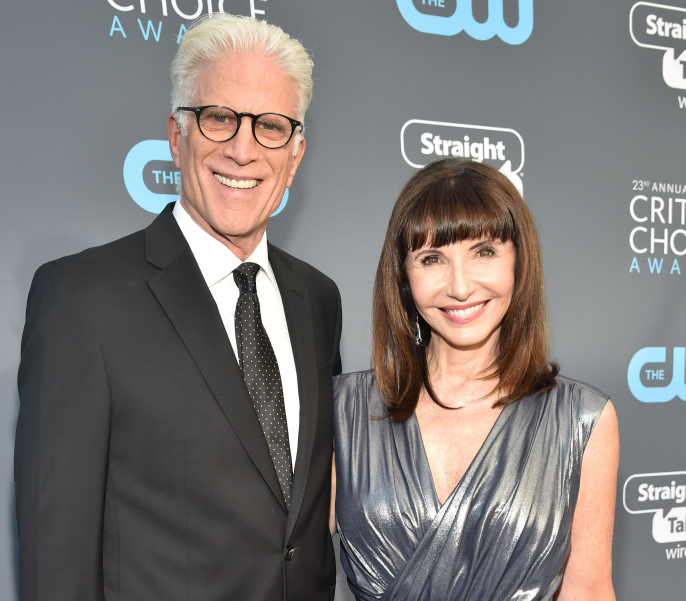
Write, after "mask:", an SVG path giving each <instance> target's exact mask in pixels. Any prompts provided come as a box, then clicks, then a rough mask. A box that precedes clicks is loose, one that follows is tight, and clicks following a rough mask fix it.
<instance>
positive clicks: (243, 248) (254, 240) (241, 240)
mask: <svg viewBox="0 0 686 601" xmlns="http://www.w3.org/2000/svg"><path fill="white" fill-rule="evenodd" d="M180 202H181V206H182V207H183V208H184V209H185V211H186V213H188V215H189V216H190V218H191V219H192V220H193V221H194V222H195V223H196V224H197V225H198V226H199V227H200V228H201V229H203V230H204V231H205V232H207V233H208V234H209V235H210V236H212V237H213V238H215V239H216V240H219V242H221V243H222V244H223V245H224V246H226V247H227V248H228V249H229V250H230V251H231V252H232V253H233V254H234V255H236V257H238V258H239V259H240V260H241V261H246V260H247V259H248V257H250V255H252V254H253V253H254V252H255V249H256V248H257V245H258V244H259V243H260V242H261V241H262V236H264V232H265V231H266V230H267V225H266V224H265V225H264V226H262V227H261V228H259V229H257V230H254V231H252V232H249V233H247V234H243V235H240V236H229V235H227V234H223V233H222V232H220V231H218V230H216V229H215V228H213V227H212V226H211V225H210V224H209V223H207V221H205V220H204V219H203V218H202V217H200V215H198V212H197V211H196V210H195V209H194V208H193V207H192V206H190V205H189V203H187V202H186V201H185V200H184V199H183V198H181V199H180Z"/></svg>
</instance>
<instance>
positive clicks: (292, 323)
mask: <svg viewBox="0 0 686 601" xmlns="http://www.w3.org/2000/svg"><path fill="white" fill-rule="evenodd" d="M269 263H270V264H271V266H272V269H273V271H274V275H275V276H276V281H277V283H278V285H279V293H280V294H281V300H282V302H283V308H284V312H285V314H286V323H287V324H288V334H289V337H290V339H291V347H292V349H293V358H294V359H295V369H296V371H297V374H298V396H299V399H300V430H299V434H298V455H297V457H296V463H295V472H294V474H293V488H292V495H291V509H290V512H289V514H288V524H287V527H286V541H287V540H288V539H289V537H290V535H291V532H292V531H293V527H294V526H295V523H296V521H297V519H298V515H299V514H300V509H301V507H302V503H303V499H304V497H305V488H306V487H307V476H308V474H309V471H310V461H311V459H312V447H313V445H314V438H315V432H316V429H317V408H318V399H319V392H318V385H317V357H316V353H315V347H314V332H313V329H312V311H311V310H310V298H309V294H308V292H307V286H306V285H305V283H304V282H303V281H302V280H300V279H298V278H297V277H295V276H294V275H293V271H292V269H291V266H290V264H289V263H288V262H287V260H286V259H285V257H283V256H282V255H281V253H278V252H277V251H276V250H275V249H274V248H273V247H272V246H271V245H269Z"/></svg>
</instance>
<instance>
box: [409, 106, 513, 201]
mask: <svg viewBox="0 0 686 601" xmlns="http://www.w3.org/2000/svg"><path fill="white" fill-rule="evenodd" d="M400 150H401V152H402V155H403V158H404V159H405V161H406V162H407V164H408V165H410V166H412V167H415V168H417V169H419V168H421V167H424V166H425V165H427V164H428V163H430V162H432V161H435V160H438V159H440V158H443V157H462V158H465V159H471V160H473V161H477V162H479V163H481V162H484V163H488V164H489V165H492V166H493V167H496V168H497V169H498V170H499V171H500V172H501V173H503V174H504V175H506V176H507V177H508V178H509V179H510V181H511V182H512V183H513V184H514V185H515V187H516V188H517V190H519V192H520V194H522V193H523V188H524V186H523V184H522V176H523V175H524V174H523V173H522V168H523V167H524V140H523V139H522V136H520V135H519V133H518V132H516V131H515V130H514V129H508V128H505V127H490V126H485V125H467V124H464V123H446V122H443V121H424V120H422V119H411V120H410V121H408V122H407V123H405V125H403V128H402V130H401V131H400Z"/></svg>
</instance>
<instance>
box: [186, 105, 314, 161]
mask: <svg viewBox="0 0 686 601" xmlns="http://www.w3.org/2000/svg"><path fill="white" fill-rule="evenodd" d="M210 108H220V109H226V110H227V111H231V112H232V113H233V114H234V115H236V120H237V123H238V125H237V126H236V131H235V132H233V135H232V136H229V137H228V138H226V139H225V140H213V139H212V138H210V137H209V136H208V135H207V134H206V133H205V132H204V131H203V130H202V127H201V126H200V114H201V113H202V112H203V111H204V110H205V109H210ZM176 110H177V111H188V112H191V113H195V119H196V121H197V122H198V129H199V130H200V133H201V134H202V135H203V136H204V137H205V138H207V139H208V140H209V141H210V142H220V143H221V142H228V141H229V140H232V139H233V138H235V137H236V134H237V133H238V130H239V129H240V128H241V123H243V117H250V118H251V120H252V137H253V138H255V141H256V142H257V143H258V144H259V145H260V146H262V147H264V148H269V149H270V150H276V149H278V148H283V147H284V146H286V145H287V144H288V143H289V142H290V141H291V138H292V137H293V134H294V133H295V128H296V127H299V128H300V131H301V132H302V131H303V130H304V128H305V126H304V124H303V123H302V122H301V121H298V120H297V119H292V118H291V117H289V116H287V115H282V114H281V113H272V112H268V113H260V114H259V115H255V114H253V113H239V112H237V111H234V110H233V109H232V108H230V107H228V106H224V105H223V104H206V105H204V106H177V107H176ZM264 115H278V116H279V117H283V118H284V119H288V121H289V122H290V124H291V135H290V136H288V140H286V141H285V142H284V143H283V144H281V146H266V145H264V144H262V142H260V141H259V140H258V139H257V135H256V134H255V123H257V120H258V119H259V118H260V117H263V116H264Z"/></svg>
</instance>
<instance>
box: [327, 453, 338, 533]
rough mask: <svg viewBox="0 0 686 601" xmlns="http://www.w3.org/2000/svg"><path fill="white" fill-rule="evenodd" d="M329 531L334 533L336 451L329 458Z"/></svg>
mask: <svg viewBox="0 0 686 601" xmlns="http://www.w3.org/2000/svg"><path fill="white" fill-rule="evenodd" d="M329 531H330V532H331V536H333V535H334V534H336V451H335V450H334V452H333V459H332V460H331V504H330V505H329Z"/></svg>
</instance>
